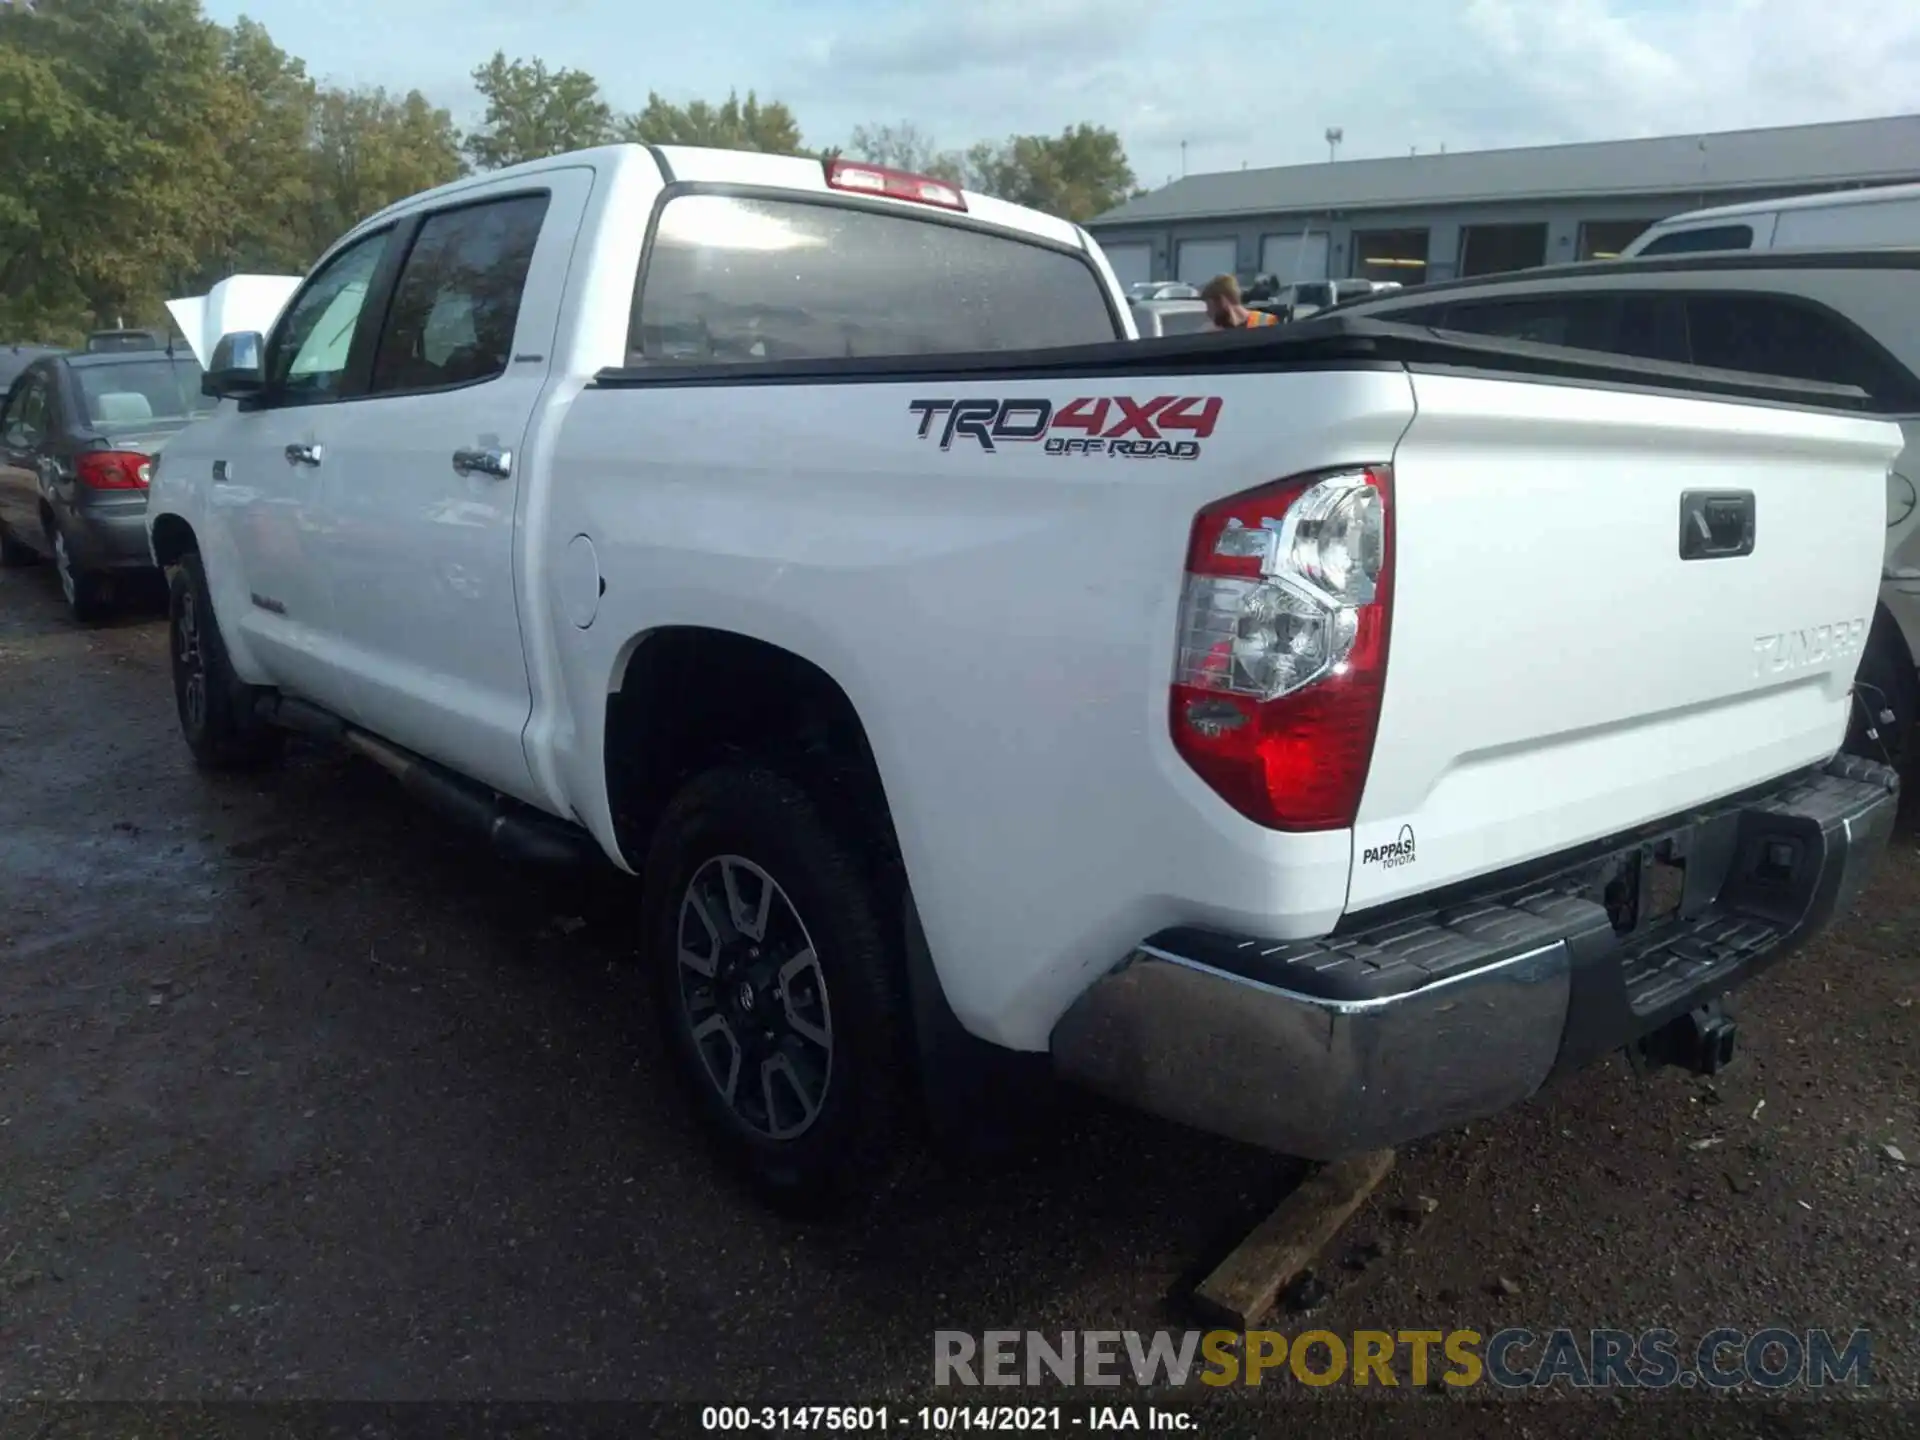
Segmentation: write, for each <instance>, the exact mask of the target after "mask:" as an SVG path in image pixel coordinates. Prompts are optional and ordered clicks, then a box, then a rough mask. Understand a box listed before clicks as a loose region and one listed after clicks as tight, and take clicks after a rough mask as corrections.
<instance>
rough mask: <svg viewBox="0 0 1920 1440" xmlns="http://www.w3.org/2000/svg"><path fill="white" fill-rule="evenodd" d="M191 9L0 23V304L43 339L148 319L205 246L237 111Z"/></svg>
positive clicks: (218, 209) (29, 15) (86, 1)
mask: <svg viewBox="0 0 1920 1440" xmlns="http://www.w3.org/2000/svg"><path fill="white" fill-rule="evenodd" d="M225 40H226V32H225V31H223V30H222V29H221V28H220V27H219V26H217V25H214V24H212V23H210V22H209V21H207V20H206V19H205V18H204V16H202V14H201V13H200V6H199V0H41V3H40V4H39V5H38V7H37V9H36V10H34V11H31V12H28V11H25V10H23V9H21V8H20V7H15V6H8V7H6V13H5V14H4V15H0V57H4V58H3V59H0V92H4V93H5V95H6V98H5V100H4V101H0V106H4V109H0V122H3V123H0V134H4V136H5V143H4V144H0V195H5V196H6V197H7V200H6V201H5V202H4V205H3V206H0V282H3V288H0V294H3V295H4V299H3V300H0V304H4V305H5V306H6V314H7V316H8V319H9V321H10V323H11V324H12V325H13V327H14V328H16V329H25V330H29V331H32V330H38V331H40V332H41V333H43V334H45V335H46V336H47V338H57V337H64V336H71V334H72V333H73V332H74V331H75V330H77V329H79V328H83V327H85V326H86V325H89V324H110V323H112V322H113V321H115V320H116V319H120V318H124V317H126V316H127V315H128V314H129V312H132V313H134V314H146V313H150V312H151V309H152V307H153V306H154V305H155V304H156V303H157V302H156V298H155V297H156V295H157V292H158V290H159V289H160V288H161V287H162V284H163V282H164V280H165V278H166V277H167V276H169V275H173V274H178V273H183V272H185V271H187V270H190V269H191V268H192V267H193V266H194V265H195V264H196V263H197V261H198V260H199V258H200V256H201V255H202V254H203V253H204V252H205V250H206V249H207V248H209V247H210V246H213V245H217V244H218V243H219V241H220V239H221V237H222V233H223V230H224V228H225V225H226V220H225V218H224V214H223V211H224V206H223V204H222V203H221V202H222V201H223V200H224V198H225V197H226V196H227V195H229V194H230V193H231V188H232V181H233V167H232V164H231V162H230V160H229V158H228V156H227V153H226V149H225V141H226V139H227V138H228V137H229V136H231V135H232V134H233V133H235V131H236V130H237V129H238V128H239V126H240V121H241V112H242V110H243V103H242V100H241V98H240V96H239V91H238V87H237V86H236V85H235V84H233V83H232V81H231V79H230V77H229V76H228V74H227V72H226V69H225V64H224V59H225Z"/></svg>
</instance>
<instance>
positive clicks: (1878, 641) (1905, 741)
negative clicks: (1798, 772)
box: [1845, 610, 1920, 775]
mask: <svg viewBox="0 0 1920 1440" xmlns="http://www.w3.org/2000/svg"><path fill="white" fill-rule="evenodd" d="M1916 721H1920V675H1916V674H1915V672H1914V664H1913V657H1912V656H1911V655H1909V654H1908V653H1907V646H1906V642H1905V641H1904V640H1903V639H1902V638H1901V635H1900V627H1899V626H1898V625H1896V624H1895V623H1894V621H1893V617H1892V616H1890V615H1888V614H1887V612H1886V611H1885V610H1877V611H1875V612H1874V617H1873V629H1872V630H1871V631H1869V632H1868V635H1867V648H1866V651H1865V653H1864V654H1862V655H1861V657H1860V669H1859V672H1858V673H1857V674H1856V675H1855V676H1854V680H1853V714H1852V717H1851V718H1850V719H1849V720H1848V722H1847V740H1846V745H1845V749H1846V751H1847V753H1848V754H1850V755H1859V756H1863V757H1864V758H1866V759H1868V760H1878V761H1880V762H1881V763H1882V764H1887V765H1892V766H1893V767H1894V768H1895V769H1896V770H1899V771H1900V772H1901V773H1902V774H1903V775H1904V774H1905V773H1906V770H1907V767H1908V765H1909V764H1910V763H1911V762H1912V760H1913V758H1914V745H1913V727H1914V724H1915V722H1916ZM1869 729H1872V730H1876V731H1878V732H1879V733H1878V737H1877V738H1876V737H1875V736H1874V735H1870V734H1868V733H1867V732H1868V730H1869Z"/></svg>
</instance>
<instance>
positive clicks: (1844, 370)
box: [1687, 294, 1920, 410]
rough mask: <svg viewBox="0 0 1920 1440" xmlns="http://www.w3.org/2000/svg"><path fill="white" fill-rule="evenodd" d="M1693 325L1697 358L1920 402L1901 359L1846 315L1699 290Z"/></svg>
mask: <svg viewBox="0 0 1920 1440" xmlns="http://www.w3.org/2000/svg"><path fill="white" fill-rule="evenodd" d="M1687 330H1688V334H1689V337H1690V339H1691V342H1692V347H1693V359H1694V363H1696V364H1699V365H1711V366H1715V367H1718V368H1720V369H1723V370H1747V371H1751V372H1753V373H1754V374H1758V375H1781V376H1785V377H1787V378H1789V379H1793V380H1815V381H1824V382H1826V383H1828V384H1832V385H1857V386H1859V387H1860V388H1861V389H1862V390H1864V391H1865V392H1866V393H1867V394H1868V395H1869V396H1871V397H1873V399H1875V400H1876V401H1879V402H1881V403H1882V404H1883V405H1885V406H1887V407H1890V408H1893V409H1898V410H1907V409H1913V408H1917V407H1916V406H1915V400H1914V396H1915V391H1916V388H1920V387H1916V384H1915V382H1914V379H1913V377H1912V376H1911V375H1909V374H1908V373H1907V372H1906V370H1905V368H1904V367H1902V366H1901V365H1900V364H1899V363H1898V362H1896V361H1895V360H1893V359H1892V358H1891V357H1890V356H1888V355H1886V354H1885V353H1884V352H1882V351H1880V350H1879V349H1878V347H1877V346H1875V345H1874V344H1873V342H1872V341H1870V340H1869V339H1867V337H1866V336H1864V335H1862V334H1860V333H1859V332H1857V331H1855V330H1854V328H1853V327H1852V326H1851V325H1849V324H1848V323H1847V322H1846V321H1844V320H1842V319H1841V318H1840V317H1839V316H1837V315H1834V314H1833V313H1831V312H1830V311H1828V310H1825V309H1823V308H1822V307H1820V306H1817V305H1815V304H1813V303H1812V302H1810V301H1804V300H1788V299H1784V298H1782V297H1780V296H1777V295H1730V294H1719V295H1693V296H1689V297H1688V299H1687Z"/></svg>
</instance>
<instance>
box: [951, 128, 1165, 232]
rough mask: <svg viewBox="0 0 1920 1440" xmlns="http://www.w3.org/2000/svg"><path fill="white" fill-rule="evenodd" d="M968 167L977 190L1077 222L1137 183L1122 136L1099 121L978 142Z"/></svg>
mask: <svg viewBox="0 0 1920 1440" xmlns="http://www.w3.org/2000/svg"><path fill="white" fill-rule="evenodd" d="M966 170H967V177H968V182H969V183H970V184H971V185H972V186H973V187H974V188H976V189H978V190H981V191H984V192H985V193H987V194H989V195H997V196H999V197H1000V198H1001V199H1002V200H1011V201H1013V202H1014V203H1015V204H1019V205H1030V206H1032V207H1033V208H1034V209H1036V210H1045V211H1047V212H1049V213H1050V214H1054V215H1058V216H1060V217H1061V218H1063V219H1067V220H1076V221H1077V220H1089V219H1091V218H1093V217H1094V216H1095V215H1099V214H1101V213H1103V212H1104V211H1107V210H1111V209H1112V208H1113V207H1114V206H1116V205H1118V204H1119V203H1120V202H1121V201H1122V200H1125V199H1126V198H1127V197H1128V196H1130V195H1132V194H1133V193H1135V190H1136V188H1137V187H1136V183H1135V180H1134V174H1133V167H1132V166H1131V165H1129V164H1128V163H1127V152H1126V149H1125V147H1124V146H1122V145H1121V143H1120V137H1119V136H1118V135H1117V134H1115V133H1114V132H1113V131H1111V130H1109V129H1107V128H1106V127H1105V126H1101V125H1085V124H1082V125H1074V126H1070V127H1069V128H1067V129H1065V130H1063V131H1061V132H1060V133H1059V134H1058V135H1015V136H1012V137H1010V138H1008V139H1007V140H1005V141H1002V142H1001V143H999V144H994V143H992V142H989V141H982V142H980V143H979V144H977V145H975V146H973V147H972V149H970V150H969V151H968V152H967V163H966Z"/></svg>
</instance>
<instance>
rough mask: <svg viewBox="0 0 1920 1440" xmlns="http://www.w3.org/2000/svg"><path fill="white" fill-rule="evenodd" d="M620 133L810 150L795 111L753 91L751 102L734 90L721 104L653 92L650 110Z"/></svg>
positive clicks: (644, 139) (720, 145)
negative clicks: (764, 100)
mask: <svg viewBox="0 0 1920 1440" xmlns="http://www.w3.org/2000/svg"><path fill="white" fill-rule="evenodd" d="M619 135H620V138H621V139H622V140H630V141H635V142H638V143H640V144H649V145H711V146H714V147H715V148H717V149H722V150H758V151H761V152H762V153H764V154H768V155H803V154H805V153H806V150H805V147H804V146H803V145H802V144H801V142H800V123H799V121H797V120H795V119H794V118H793V112H792V111H791V110H789V109H787V107H786V106H785V105H783V104H781V103H780V102H779V101H778V100H770V101H768V102H767V103H766V104H764V105H762V104H761V103H760V97H759V96H757V95H755V94H754V93H753V91H751V90H749V91H748V92H747V98H746V99H745V100H742V99H741V98H740V97H739V95H737V94H729V95H728V96H727V98H726V99H725V100H724V101H722V102H721V103H720V104H718V105H710V104H708V103H707V102H706V101H705V100H693V101H689V102H688V103H687V104H685V105H675V104H673V103H672V102H671V101H668V100H665V99H663V98H661V96H660V95H658V94H656V93H654V92H652V91H649V92H648V93H647V105H646V108H645V109H644V110H642V111H641V112H640V113H639V114H637V115H629V116H627V117H626V118H625V119H624V120H622V121H621V122H620V126H619Z"/></svg>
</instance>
